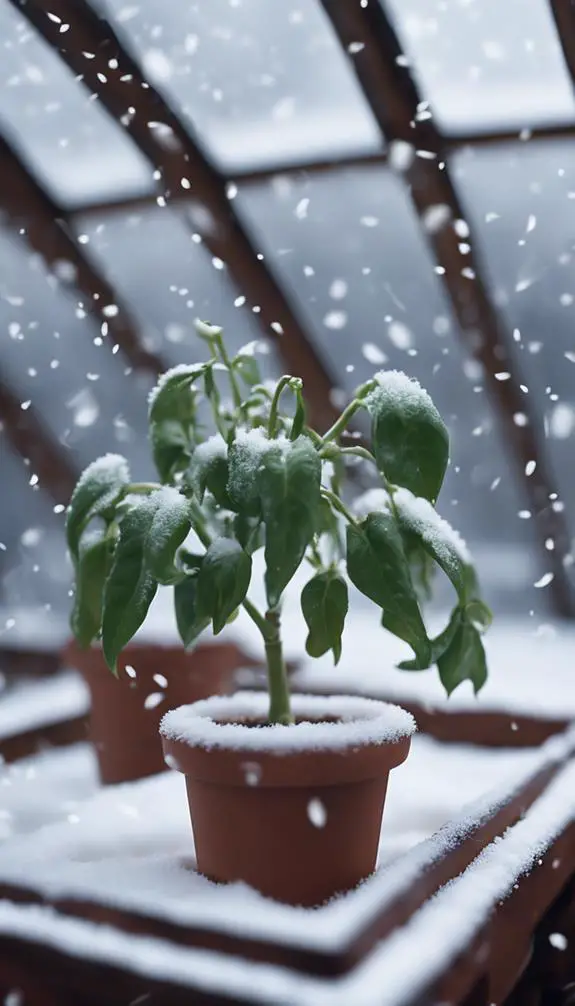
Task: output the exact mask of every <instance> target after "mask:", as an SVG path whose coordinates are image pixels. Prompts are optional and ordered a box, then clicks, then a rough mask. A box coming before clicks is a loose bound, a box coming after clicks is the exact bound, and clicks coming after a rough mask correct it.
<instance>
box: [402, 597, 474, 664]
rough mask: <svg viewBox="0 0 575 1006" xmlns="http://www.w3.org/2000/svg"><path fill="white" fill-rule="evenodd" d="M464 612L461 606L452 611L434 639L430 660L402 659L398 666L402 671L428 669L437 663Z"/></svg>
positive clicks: (450, 640)
mask: <svg viewBox="0 0 575 1006" xmlns="http://www.w3.org/2000/svg"><path fill="white" fill-rule="evenodd" d="M461 619H462V613H461V608H459V607H457V608H454V609H453V611H452V613H451V618H450V619H449V622H448V623H447V625H446V627H445V629H444V630H443V632H440V634H439V635H438V636H436V637H435V639H432V640H431V641H430V642H431V650H430V654H429V660H428V661H425V662H423V663H422V662H421V661H419V660H418V659H417V658H416V659H415V660H402V662H401V663H400V664H398V667H399V668H400V670H402V671H426V670H427V669H428V668H429V667H432V666H433V664H436V663H437V661H438V660H439V658H440V657H441V656H442V655H443V654H444V653H445V651H446V650H447V649H448V647H449V646H451V642H452V640H453V638H454V636H455V634H456V632H457V630H458V628H459V626H460V624H461Z"/></svg>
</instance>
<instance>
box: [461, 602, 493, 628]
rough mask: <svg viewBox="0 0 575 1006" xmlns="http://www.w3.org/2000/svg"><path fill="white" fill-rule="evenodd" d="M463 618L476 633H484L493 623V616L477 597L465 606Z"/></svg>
mask: <svg viewBox="0 0 575 1006" xmlns="http://www.w3.org/2000/svg"><path fill="white" fill-rule="evenodd" d="M465 617H466V619H467V621H468V622H471V624H472V625H474V626H475V628H476V629H477V631H478V632H485V630H486V629H488V628H489V626H490V625H491V622H492V621H493V615H492V614H491V610H490V609H489V608H488V606H487V605H486V604H485V603H484V602H483V601H481V600H480V599H479V598H478V597H474V598H473V600H472V601H470V602H469V603H468V604H466V605H465Z"/></svg>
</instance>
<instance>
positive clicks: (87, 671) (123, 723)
mask: <svg viewBox="0 0 575 1006" xmlns="http://www.w3.org/2000/svg"><path fill="white" fill-rule="evenodd" d="M63 657H64V659H65V661H66V662H67V663H68V664H70V665H71V666H72V667H76V668H77V669H78V670H79V671H80V672H81V674H82V676H83V678H84V680H85V682H86V684H87V685H88V688H89V690H90V696H91V709H90V726H89V735H90V740H91V741H92V743H93V744H94V747H95V749H96V753H97V758H98V766H99V772H100V779H101V781H102V783H104V784H115V783H120V782H129V781H132V780H134V779H142V778H144V777H145V776H149V775H155V774H156V773H157V772H162V771H163V770H164V769H165V767H166V766H165V763H164V758H163V754H162V745H161V742H160V738H159V735H158V727H159V723H160V720H161V718H162V716H163V714H164V713H165V712H167V710H168V709H174V708H175V707H176V706H178V705H180V704H181V703H182V702H195V701H197V700H198V699H204V698H207V697H208V696H209V695H215V694H216V695H222V694H226V693H229V692H231V691H232V689H233V679H234V672H235V671H236V670H237V669H238V668H239V667H241V666H242V665H243V664H245V661H246V658H245V656H244V654H243V653H242V652H241V651H240V650H239V649H238V647H237V646H235V645H234V644H232V643H221V644H217V643H214V644H213V645H207V646H206V645H204V646H201V645H200V646H198V647H197V648H196V649H195V650H193V651H191V652H189V653H186V652H185V650H183V649H182V647H180V646H175V645H174V646H161V645H152V644H146V643H131V644H130V645H129V646H127V647H126V648H125V649H124V650H123V652H122V654H121V655H120V658H119V660H118V669H119V674H118V678H115V677H114V675H113V674H112V673H111V672H110V670H109V669H108V667H107V666H106V664H105V662H104V658H103V656H102V652H101V650H100V649H99V648H98V647H91V648H90V649H88V650H82V649H80V647H79V646H78V645H77V644H76V643H75V642H74V641H72V642H70V643H69V644H68V646H67V647H66V649H65V650H64V653H63ZM126 667H131V668H133V670H135V672H136V674H135V677H131V676H130V674H129V673H128V672H127V671H126ZM154 675H156V676H158V675H159V678H158V679H157V680H154ZM150 696H154V697H153V698H150ZM146 700H147V701H146ZM156 703H157V704H156ZM146 706H147V707H146Z"/></svg>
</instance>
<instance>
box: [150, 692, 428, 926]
mask: <svg viewBox="0 0 575 1006" xmlns="http://www.w3.org/2000/svg"><path fill="white" fill-rule="evenodd" d="M267 702H268V699H267V695H265V694H249V693H246V692H241V693H238V694H237V695H236V696H234V697H233V698H229V699H208V700H207V701H206V702H199V703H196V704H195V705H193V706H187V707H183V708H181V709H177V710H174V711H173V712H171V713H168V714H167V715H166V716H165V717H164V719H163V721H162V724H161V728H160V729H161V733H162V741H163V745H164V754H165V757H166V762H167V764H168V765H170V766H171V767H173V768H177V769H178V770H179V771H181V772H183V773H184V774H185V776H186V785H187V791H188V801H189V805H190V815H191V819H192V830H193V833H194V840H195V846H196V860H197V866H198V869H199V870H200V871H201V873H203V874H204V875H205V876H207V877H208V878H210V879H211V880H215V881H226V882H229V881H238V880H241V881H244V882H245V883H247V884H250V885H251V886H252V887H255V888H256V889H257V890H258V891H260V892H261V893H262V894H265V895H267V896H269V897H271V898H275V899H277V900H278V901H283V902H287V903H289V904H295V905H306V906H314V905H319V904H321V903H323V902H324V901H326V900H327V899H328V898H330V897H332V896H333V895H334V894H337V893H339V892H343V891H347V890H350V889H351V888H353V887H355V886H356V885H357V884H358V883H359V882H360V881H362V880H364V879H365V878H366V877H368V876H369V875H370V874H371V873H373V870H374V868H375V863H376V857H377V849H378V844H379V834H380V828H381V817H382V812H383V805H384V801H385V795H386V790H387V780H388V777H389V772H390V770H391V769H392V768H394V767H395V766H396V765H400V764H401V762H403V761H405V759H406V758H407V755H408V752H409V746H410V742H411V734H412V733H413V730H414V729H415V722H414V720H413V718H412V717H411V716H410V715H409V713H406V712H404V710H402V709H399V708H398V707H397V706H390V705H388V704H387V703H382V702H376V701H375V700H373V699H364V698H349V697H345V698H341V697H336V698H329V697H324V696H307V695H306V696H303V695H302V696H293V699H292V703H293V712H294V716H295V717H296V721H297V722H296V725H295V726H290V727H285V726H264V725H263V723H264V722H265V716H266V712H267Z"/></svg>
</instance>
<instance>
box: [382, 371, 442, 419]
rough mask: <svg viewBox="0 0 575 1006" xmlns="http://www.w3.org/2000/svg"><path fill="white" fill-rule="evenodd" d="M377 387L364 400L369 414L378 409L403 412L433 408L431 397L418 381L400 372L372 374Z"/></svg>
mask: <svg viewBox="0 0 575 1006" xmlns="http://www.w3.org/2000/svg"><path fill="white" fill-rule="evenodd" d="M374 379H375V381H376V382H377V387H375V388H374V389H373V391H372V392H371V393H370V394H369V395H368V396H367V398H366V399H365V404H366V407H367V408H368V409H369V411H370V412H372V411H375V410H378V409H380V408H396V409H397V408H402V409H404V410H411V409H420V408H421V407H424V408H425V409H432V410H433V411H434V412H435V406H434V404H433V401H432V399H431V396H430V395H429V394H428V393H427V391H425V389H424V388H422V387H421V384H420V383H419V381H416V380H415V378H413V377H408V376H407V374H404V373H403V371H401V370H380V371H378V373H377V374H374Z"/></svg>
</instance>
